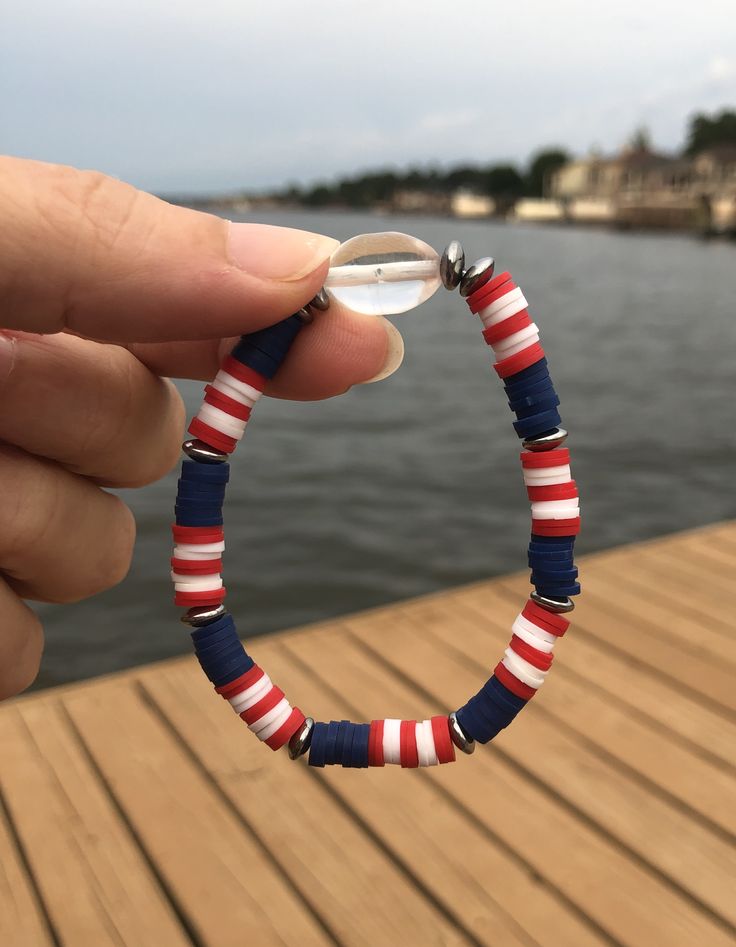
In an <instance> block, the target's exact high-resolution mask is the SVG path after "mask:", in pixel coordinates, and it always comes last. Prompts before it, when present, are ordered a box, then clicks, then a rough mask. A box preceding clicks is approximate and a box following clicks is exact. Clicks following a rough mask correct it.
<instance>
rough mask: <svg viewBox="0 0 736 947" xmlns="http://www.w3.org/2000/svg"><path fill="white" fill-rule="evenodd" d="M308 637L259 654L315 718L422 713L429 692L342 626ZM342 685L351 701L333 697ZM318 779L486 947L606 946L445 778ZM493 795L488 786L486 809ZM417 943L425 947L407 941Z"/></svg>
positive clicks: (393, 771) (322, 775) (387, 773)
mask: <svg viewBox="0 0 736 947" xmlns="http://www.w3.org/2000/svg"><path fill="white" fill-rule="evenodd" d="M303 637H305V638H307V639H308V640H306V641H303ZM303 637H302V636H300V637H292V636H289V640H288V642H284V641H283V640H279V641H278V642H274V643H273V645H271V643H270V642H269V643H268V644H267V646H266V647H265V648H261V643H260V642H259V650H262V651H263V655H262V659H263V661H264V663H265V665H266V666H267V667H268V668H269V673H270V674H272V675H273V676H274V678H275V679H277V680H278V681H279V682H280V686H282V687H284V688H286V689H287V690H288V691H289V692H290V693H293V694H294V696H295V698H296V697H297V695H298V699H299V700H300V701H303V703H304V704H305V706H308V707H309V711H310V713H313V714H316V715H317V716H318V717H319V718H320V719H323V720H330V719H345V718H347V717H350V716H352V717H353V719H363V720H370V719H371V718H372V716H379V715H380V714H381V713H385V712H386V711H387V710H390V712H391V713H395V714H397V715H403V716H405V717H407V718H409V719H411V717H412V716H413V715H416V714H417V713H418V712H419V706H420V704H421V703H423V698H422V697H421V696H419V695H417V694H416V693H415V692H411V691H409V690H407V689H406V688H405V687H403V686H401V685H400V684H397V683H396V681H395V680H394V679H393V678H392V677H391V676H390V675H387V674H386V671H385V669H383V668H382V667H381V666H380V665H377V664H376V663H375V662H374V661H371V660H370V658H368V659H366V657H365V655H364V654H363V653H362V652H361V651H359V650H358V649H356V648H355V646H354V644H353V643H352V642H351V641H350V640H344V639H343V638H341V637H340V636H339V633H336V631H335V630H334V629H331V630H330V632H327V633H325V632H323V631H320V632H315V633H313V634H312V633H308V634H307V635H305V636H303ZM305 650H306V651H309V652H312V653H315V654H316V653H318V654H319V655H320V659H319V662H316V664H315V667H314V669H313V670H312V669H307V668H305V667H303V666H301V664H300V663H299V661H298V660H295V655H296V654H297V653H299V654H301V655H302V656H303V655H304V652H305ZM323 658H324V659H325V663H324V664H323V662H322V659H323ZM317 665H318V666H317ZM335 681H339V682H340V689H341V691H342V694H343V695H344V694H347V695H349V700H346V698H345V697H344V696H341V695H339V694H336V693H333V692H332V690H331V684H334V682H335ZM354 703H357V704H358V706H353V704H354ZM379 708H381V709H379ZM442 769H443V770H445V769H447V767H442ZM312 773H314V771H312ZM316 775H317V777H318V778H319V779H320V781H323V782H324V783H325V784H326V785H327V786H329V787H330V789H331V791H332V792H333V793H335V794H336V795H338V796H339V798H340V799H341V800H342V801H343V803H344V805H346V806H347V807H349V809H350V810H351V811H353V812H355V813H356V816H357V818H359V819H360V820H362V821H364V822H365V823H366V824H367V825H368V826H369V827H370V829H371V831H372V832H374V833H375V834H376V836H378V837H379V838H380V839H381V842H382V844H383V845H385V846H386V847H387V848H388V849H389V850H390V851H391V852H392V853H393V854H394V857H395V858H396V859H397V860H400V861H401V862H403V863H406V864H407V865H409V866H410V867H411V870H412V872H414V873H415V874H416V876H417V877H418V879H419V880H420V881H421V883H422V884H423V885H424V886H425V887H426V888H427V889H428V890H429V891H430V892H431V894H432V896H433V897H434V898H436V899H437V900H438V901H439V902H441V903H443V904H444V905H445V907H446V908H447V910H448V911H452V912H456V911H458V910H460V912H461V916H462V917H463V919H464V921H465V923H466V924H467V925H468V926H469V928H470V930H471V932H472V934H473V935H474V936H475V938H477V941H478V942H479V943H481V944H489V945H495V944H503V945H504V947H507V945H511V944H518V943H523V944H525V945H527V944H529V943H530V941H531V942H532V943H534V944H539V945H544V947H597V945H601V947H602V945H603V944H607V943H608V938H606V937H605V936H604V935H603V934H601V933H599V931H598V929H597V927H596V926H595V925H594V924H591V923H590V922H588V921H586V920H585V917H584V916H581V915H580V914H579V913H578V911H576V910H575V909H574V908H572V907H571V906H570V905H568V904H566V903H565V900H564V899H563V898H560V896H559V893H558V892H557V891H556V890H555V889H554V888H553V887H550V886H549V885H548V884H547V883H546V882H545V881H544V880H543V879H541V878H540V876H539V874H538V873H537V871H536V870H535V869H534V868H532V867H530V866H529V865H526V864H524V862H523V861H522V860H521V859H519V858H518V856H516V855H515V854H514V853H513V852H510V851H509V850H508V848H507V846H506V845H505V844H503V843H499V841H498V839H497V838H494V837H489V835H488V834H486V833H485V832H483V831H479V828H478V823H477V821H476V819H475V817H474V815H472V814H469V813H468V812H467V811H465V810H464V809H463V807H462V806H459V805H458V799H457V798H456V797H449V798H448V796H447V795H446V793H444V792H443V791H442V785H441V781H440V784H439V785H436V784H434V783H433V782H432V781H431V779H430V778H428V776H427V773H426V772H425V771H421V772H411V773H408V772H406V771H402V770H400V769H398V768H396V767H386V768H385V769H382V770H368V771H364V772H362V773H354V772H352V771H350V770H342V769H340V768H326V769H324V770H320V771H318V772H317V773H316ZM487 791H488V787H487V786H486V787H485V790H484V797H483V804H485V797H486V796H487ZM584 913H585V912H584V911H583V914H584ZM416 942H421V941H419V940H418V939H415V940H409V941H407V942H406V943H416Z"/></svg>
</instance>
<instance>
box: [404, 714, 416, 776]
mask: <svg viewBox="0 0 736 947" xmlns="http://www.w3.org/2000/svg"><path fill="white" fill-rule="evenodd" d="M400 738H401V765H402V766H403V767H405V768H407V767H408V768H410V769H416V767H417V766H419V750H418V749H417V722H416V720H402V721H401V734H400Z"/></svg>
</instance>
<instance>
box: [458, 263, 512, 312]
mask: <svg viewBox="0 0 736 947" xmlns="http://www.w3.org/2000/svg"><path fill="white" fill-rule="evenodd" d="M510 280H511V274H510V273H508V272H505V273H499V274H498V276H494V277H493V279H491V280H488V282H487V283H484V285H483V286H481V287H480V289H477V290H476V291H475V292H474V293H473V294H472V295H470V296H468V298H467V300H466V302H467V304H468V307H469V308H470V311H471V312H479V311H480V310H481V309H485V307H486V305H487V303H486V301H485V300H486V297H487V296H489V295H491V293H495V292H496V290H498V289H500V288H501V287H502V286H503V285H504V284H505V283H508V282H509V281H510Z"/></svg>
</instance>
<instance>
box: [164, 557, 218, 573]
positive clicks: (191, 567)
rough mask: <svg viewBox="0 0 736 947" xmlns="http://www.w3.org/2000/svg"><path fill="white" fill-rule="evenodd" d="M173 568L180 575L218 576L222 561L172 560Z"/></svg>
mask: <svg viewBox="0 0 736 947" xmlns="http://www.w3.org/2000/svg"><path fill="white" fill-rule="evenodd" d="M171 568H172V569H173V570H174V572H178V573H179V574H180V575H210V574H212V575H216V574H217V573H218V572H219V571H220V570H221V569H222V559H172V560H171Z"/></svg>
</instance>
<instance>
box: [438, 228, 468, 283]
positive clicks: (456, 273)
mask: <svg viewBox="0 0 736 947" xmlns="http://www.w3.org/2000/svg"><path fill="white" fill-rule="evenodd" d="M464 269H465V251H464V250H463V245H462V243H460V241H459V240H451V241H450V242H449V243H448V244H447V246H446V247H445V250H444V253H443V254H442V259H441V260H440V276H441V277H442V285H443V286H444V287H445V289H455V287H456V286H459V285H460V280H461V279H462V275H463V270H464Z"/></svg>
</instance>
